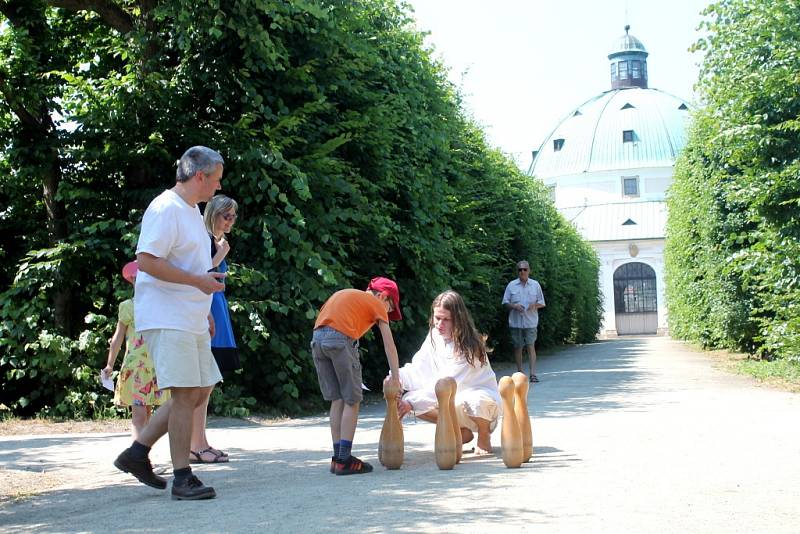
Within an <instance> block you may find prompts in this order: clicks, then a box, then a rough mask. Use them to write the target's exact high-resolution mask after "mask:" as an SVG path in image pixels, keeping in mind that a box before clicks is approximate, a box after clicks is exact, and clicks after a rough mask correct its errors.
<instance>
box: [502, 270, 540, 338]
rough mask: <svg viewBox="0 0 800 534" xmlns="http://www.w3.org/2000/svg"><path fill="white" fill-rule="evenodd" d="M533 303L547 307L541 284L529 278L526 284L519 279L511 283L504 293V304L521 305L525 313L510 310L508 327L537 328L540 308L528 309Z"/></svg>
mask: <svg viewBox="0 0 800 534" xmlns="http://www.w3.org/2000/svg"><path fill="white" fill-rule="evenodd" d="M532 303H536V304H541V305H542V306H544V305H545V304H544V293H542V286H540V285H539V282H537V281H536V280H533V279H532V278H528V281H527V282H526V283H525V284H523V283H522V281H521V280H520V279H519V278H517V279H515V280H512V281H510V282H509V283H508V285H507V286H506V291H505V293H503V304H521V305H522V306H523V307H524V308H525V311H524V312H521V311H517V310H510V311H509V312H508V326H510V327H511V328H536V327H537V326H539V310H538V308H535V307H534V308H533V309H530V310H529V309H528V306H530V305H531V304H532Z"/></svg>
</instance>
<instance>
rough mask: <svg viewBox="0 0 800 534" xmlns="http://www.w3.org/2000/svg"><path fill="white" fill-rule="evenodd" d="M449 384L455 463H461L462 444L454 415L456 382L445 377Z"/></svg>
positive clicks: (456, 417)
mask: <svg viewBox="0 0 800 534" xmlns="http://www.w3.org/2000/svg"><path fill="white" fill-rule="evenodd" d="M447 381H448V382H449V383H450V402H449V403H448V408H449V409H450V420H451V421H452V422H453V435H454V439H455V440H456V463H457V464H459V463H461V454H462V453H463V451H462V449H463V446H462V445H463V443H462V440H461V427H460V426H459V425H458V416H457V415H456V392H457V391H458V382H456V379H455V378H452V377H447Z"/></svg>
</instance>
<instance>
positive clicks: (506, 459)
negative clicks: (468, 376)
mask: <svg viewBox="0 0 800 534" xmlns="http://www.w3.org/2000/svg"><path fill="white" fill-rule="evenodd" d="M497 389H498V390H499V391H500V397H502V399H503V429H502V431H501V432H500V444H501V446H502V448H503V463H504V464H506V467H519V466H521V465H522V460H523V458H522V434H520V431H519V423H517V416H516V414H515V413H514V389H515V388H514V381H513V380H512V379H511V377H510V376H504V377H503V378H501V379H500V381H499V382H498V384H497Z"/></svg>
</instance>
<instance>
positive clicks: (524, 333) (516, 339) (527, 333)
mask: <svg viewBox="0 0 800 534" xmlns="http://www.w3.org/2000/svg"><path fill="white" fill-rule="evenodd" d="M510 330H511V343H513V345H514V348H515V349H518V348H520V347H524V346H526V345H533V344H534V343H536V328H510Z"/></svg>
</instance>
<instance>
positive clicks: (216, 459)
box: [189, 447, 228, 464]
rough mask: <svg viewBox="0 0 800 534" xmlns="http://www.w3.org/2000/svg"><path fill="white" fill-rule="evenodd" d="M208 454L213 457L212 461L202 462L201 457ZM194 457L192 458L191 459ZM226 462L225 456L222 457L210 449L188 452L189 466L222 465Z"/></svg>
mask: <svg viewBox="0 0 800 534" xmlns="http://www.w3.org/2000/svg"><path fill="white" fill-rule="evenodd" d="M204 454H210V455H212V456H213V457H214V459H213V460H204V459H203V455H204ZM192 456H194V458H192ZM227 461H228V457H227V456H222V455H220V454H217V453H216V452H214V450H213V449H211V448H210V447H209V448H208V449H203V450H202V451H200V452H194V451H189V463H190V464H224V463H226V462H227Z"/></svg>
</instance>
